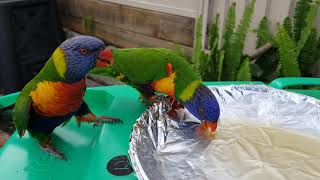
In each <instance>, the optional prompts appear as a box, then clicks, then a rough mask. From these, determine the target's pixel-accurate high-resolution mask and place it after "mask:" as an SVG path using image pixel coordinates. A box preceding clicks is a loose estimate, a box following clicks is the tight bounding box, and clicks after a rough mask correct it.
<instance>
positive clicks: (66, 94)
mask: <svg viewBox="0 0 320 180" xmlns="http://www.w3.org/2000/svg"><path fill="white" fill-rule="evenodd" d="M108 59H110V57H109V58H108V51H106V50H105V45H104V43H103V42H102V41H101V40H99V39H97V38H94V37H90V36H76V37H73V38H71V39H68V40H66V41H64V42H63V43H62V44H61V45H60V46H59V47H58V48H57V49H56V50H55V51H54V53H53V54H52V56H51V57H50V59H49V60H48V61H47V63H46V64H45V66H44V67H43V69H42V70H41V71H40V72H39V73H38V74H37V75H36V76H35V77H34V78H33V79H32V80H31V81H30V82H29V83H28V84H27V85H26V86H25V87H24V88H23V89H22V91H21V93H20V95H19V96H18V98H17V101H16V104H15V106H14V111H13V121H14V125H15V127H16V129H17V131H18V133H19V135H20V137H22V136H23V135H24V134H25V132H26V130H28V132H29V133H30V134H31V136H32V137H33V138H35V139H36V140H38V142H39V144H40V145H41V147H42V148H43V149H44V150H45V151H47V152H49V153H50V154H52V155H54V156H56V157H58V158H61V159H62V158H64V155H63V153H61V152H59V151H58V150H57V149H56V148H54V146H53V145H52V143H51V134H52V132H53V130H54V129H55V128H56V127H57V126H59V125H61V124H63V123H64V122H66V121H68V120H69V119H70V118H71V117H72V116H75V117H76V119H77V121H78V122H79V123H80V122H96V124H95V125H98V124H101V123H102V122H121V121H120V120H119V119H117V118H111V117H107V116H103V117H97V116H95V115H94V114H93V113H92V112H91V111H90V109H89V107H88V105H87V104H86V102H85V101H84V100H83V96H84V93H85V90H86V74H87V73H88V72H89V71H90V70H91V69H93V68H94V67H96V66H107V65H108V64H109V63H110V62H109V61H108Z"/></svg>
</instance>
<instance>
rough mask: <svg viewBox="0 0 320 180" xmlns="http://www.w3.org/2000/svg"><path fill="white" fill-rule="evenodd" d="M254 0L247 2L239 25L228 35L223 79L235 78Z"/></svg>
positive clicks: (231, 79) (230, 79)
mask: <svg viewBox="0 0 320 180" xmlns="http://www.w3.org/2000/svg"><path fill="white" fill-rule="evenodd" d="M255 2H256V1H255V0H251V1H250V2H249V4H248V6H247V7H246V9H245V11H244V14H243V16H242V19H241V21H240V24H239V26H238V27H237V29H236V31H235V32H234V33H233V34H232V35H231V37H230V42H229V43H230V44H229V47H228V48H227V49H224V50H225V51H226V56H225V60H224V65H223V76H222V77H223V80H227V81H234V80H235V79H236V75H237V70H238V68H239V66H240V61H241V57H242V52H243V48H244V42H245V39H246V35H247V32H248V29H249V27H250V23H251V19H252V15H253V12H254V6H255Z"/></svg>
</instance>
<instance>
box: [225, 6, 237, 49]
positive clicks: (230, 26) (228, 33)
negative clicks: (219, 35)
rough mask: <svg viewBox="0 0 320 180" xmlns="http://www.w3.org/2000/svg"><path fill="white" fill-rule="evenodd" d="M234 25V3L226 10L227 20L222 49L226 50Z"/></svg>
mask: <svg viewBox="0 0 320 180" xmlns="http://www.w3.org/2000/svg"><path fill="white" fill-rule="evenodd" d="M235 24H236V3H232V5H231V6H230V7H229V9H228V14H227V19H226V23H225V26H224V33H223V49H227V48H228V46H229V41H230V37H231V35H232V34H233V31H234V28H235Z"/></svg>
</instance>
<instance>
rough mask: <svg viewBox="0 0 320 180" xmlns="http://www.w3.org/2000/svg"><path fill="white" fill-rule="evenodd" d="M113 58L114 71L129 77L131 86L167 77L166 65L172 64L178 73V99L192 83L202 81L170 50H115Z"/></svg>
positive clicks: (176, 92)
mask: <svg viewBox="0 0 320 180" xmlns="http://www.w3.org/2000/svg"><path fill="white" fill-rule="evenodd" d="M113 58H114V64H113V65H112V69H113V70H115V71H117V72H119V73H121V74H123V75H124V76H125V77H127V78H128V80H129V82H130V83H131V84H130V85H139V84H148V83H151V82H154V81H157V80H159V79H161V78H163V77H166V76H167V72H166V65H167V64H168V63H171V64H172V67H173V71H174V72H176V78H175V80H174V84H175V96H176V98H179V96H180V95H181V93H182V92H183V90H184V89H185V88H186V87H187V86H188V85H189V84H190V83H191V82H193V81H199V80H200V77H199V76H198V75H197V73H195V72H194V71H193V70H192V69H191V67H190V65H189V64H188V63H187V61H186V60H185V59H184V58H183V57H181V56H179V55H177V54H176V53H174V51H171V50H169V49H163V48H131V49H115V50H113Z"/></svg>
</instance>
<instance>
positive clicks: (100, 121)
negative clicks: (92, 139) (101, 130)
mask: <svg viewBox="0 0 320 180" xmlns="http://www.w3.org/2000/svg"><path fill="white" fill-rule="evenodd" d="M105 123H121V124H123V121H121V119H119V118H113V117H108V116H101V117H97V120H96V121H95V123H94V124H93V127H97V126H101V125H102V124H105Z"/></svg>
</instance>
